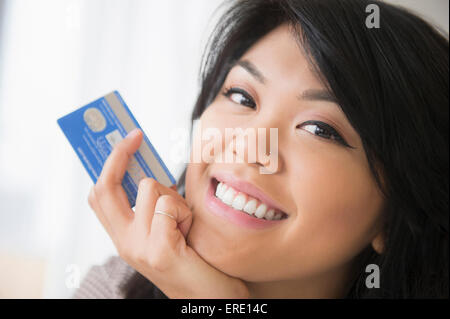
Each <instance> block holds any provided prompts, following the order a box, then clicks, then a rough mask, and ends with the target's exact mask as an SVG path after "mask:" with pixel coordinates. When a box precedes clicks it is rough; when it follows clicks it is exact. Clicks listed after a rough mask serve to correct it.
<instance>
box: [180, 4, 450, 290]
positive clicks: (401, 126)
mask: <svg viewBox="0 0 450 319" xmlns="http://www.w3.org/2000/svg"><path fill="white" fill-rule="evenodd" d="M226 4H229V7H228V8H227V10H226V11H225V13H224V14H223V15H222V16H221V18H220V19H219V23H218V25H217V26H216V28H215V29H214V31H213V33H212V36H211V37H210V38H209V41H208V44H207V49H206V51H205V53H204V55H203V59H202V65H201V70H200V81H201V83H200V92H199V95H198V98H197V101H196V104H195V107H194V110H193V113H192V120H195V119H198V118H199V117H200V116H201V114H202V113H203V112H204V110H205V109H206V108H207V107H208V105H209V104H210V103H211V102H212V101H213V100H214V98H215V97H216V95H217V94H218V93H219V91H220V89H221V87H222V85H223V82H224V80H225V78H226V75H227V74H228V72H229V70H230V67H231V65H233V63H234V62H235V61H236V60H239V58H240V57H241V56H242V55H243V54H244V53H245V52H246V51H247V50H248V49H249V48H250V47H251V46H252V45H253V44H254V43H256V42H257V41H258V40H259V39H261V38H262V37H263V36H264V35H266V34H267V33H269V32H270V31H271V30H273V29H275V28H276V27H278V26H280V25H281V24H283V23H287V24H288V25H289V26H290V27H291V30H292V33H293V35H294V36H295V38H296V39H297V40H298V42H299V44H301V45H300V46H299V49H302V50H304V52H305V53H306V56H307V57H308V59H309V62H310V63H311V65H312V66H313V68H314V69H315V70H316V72H317V75H318V76H319V77H320V79H321V80H322V81H323V83H324V85H325V86H326V87H327V88H328V89H329V91H330V93H331V94H333V96H334V97H335V98H336V100H337V101H338V104H339V106H340V107H341V109H342V110H343V112H344V113H345V114H346V116H347V118H348V120H349V121H350V123H351V125H352V126H353V128H354V129H355V130H356V131H357V132H358V134H359V136H360V137H361V140H362V143H363V147H364V151H365V153H366V156H367V159H368V162H369V165H370V168H371V170H372V173H373V176H374V179H375V180H376V181H377V183H378V186H379V188H380V190H381V191H382V193H383V195H384V197H385V210H384V211H383V216H384V229H383V232H384V251H383V252H382V253H381V254H378V253H376V252H375V251H374V250H373V249H372V247H371V246H368V247H367V248H366V249H364V250H363V251H362V252H361V253H360V254H359V255H358V256H357V258H356V262H355V264H356V265H357V269H358V270H357V271H356V273H355V276H354V278H353V280H352V282H351V283H349V284H350V286H351V289H350V290H349V291H348V294H347V297H348V298H448V289H449V282H448V272H449V263H448V255H449V247H448V239H449V237H448V236H449V233H448V227H449V210H448V154H449V148H448V92H449V86H448V84H449V83H448V81H449V74H448V73H449V67H448V36H446V35H443V34H442V32H440V31H439V30H438V29H437V28H436V27H433V26H432V25H430V24H429V23H427V22H426V21H424V20H423V19H422V18H420V17H419V16H417V15H416V14H413V13H411V12H409V11H408V10H406V9H404V8H401V7H397V6H393V5H390V4H387V3H384V2H380V1H365V0H335V1H327V0H315V1H308V0H237V1H231V2H230V1H228V2H227V3H226ZM369 4H375V5H377V6H378V8H379V18H380V20H379V28H369V27H368V26H367V25H366V19H367V16H368V15H369V13H368V12H366V8H367V6H368V5H369ZM185 173H186V171H184V172H183V174H182V175H181V177H180V179H179V181H178V188H179V189H183V190H184V183H185ZM183 192H184V191H183ZM369 264H376V265H378V267H379V269H380V287H379V288H372V289H370V288H368V287H366V283H365V281H366V277H367V275H368V274H367V273H366V272H365V267H366V266H367V265H369Z"/></svg>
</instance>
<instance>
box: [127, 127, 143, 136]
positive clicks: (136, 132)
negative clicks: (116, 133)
mask: <svg viewBox="0 0 450 319" xmlns="http://www.w3.org/2000/svg"><path fill="white" fill-rule="evenodd" d="M139 131H140V130H139V129H138V128H135V129H133V130H131V131H130V132H128V134H127V136H126V137H125V138H133V137H135V136H136V135H138V134H139Z"/></svg>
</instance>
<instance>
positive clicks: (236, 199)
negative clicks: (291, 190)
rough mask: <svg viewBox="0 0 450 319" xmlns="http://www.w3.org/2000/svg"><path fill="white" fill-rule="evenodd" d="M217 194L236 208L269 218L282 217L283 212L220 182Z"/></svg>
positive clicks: (224, 201)
mask: <svg viewBox="0 0 450 319" xmlns="http://www.w3.org/2000/svg"><path fill="white" fill-rule="evenodd" d="M215 195H216V197H217V198H219V199H220V200H221V201H222V202H223V203H224V204H226V205H228V206H231V207H233V208H234V209H236V210H240V211H244V212H246V213H247V214H249V215H253V216H254V217H257V218H265V219H267V220H278V219H281V218H282V216H283V214H282V213H281V212H275V209H273V208H271V209H268V207H267V205H265V204H262V203H260V202H259V201H258V200H256V199H255V198H252V197H249V196H248V195H246V194H243V193H240V192H238V191H236V190H235V189H234V188H232V187H229V186H228V185H226V184H224V183H222V182H220V183H218V184H217V188H216V192H215Z"/></svg>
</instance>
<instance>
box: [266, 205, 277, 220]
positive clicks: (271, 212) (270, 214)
mask: <svg viewBox="0 0 450 319" xmlns="http://www.w3.org/2000/svg"><path fill="white" fill-rule="evenodd" d="M274 215H275V209H273V208H271V209H269V210H268V211H267V212H266V214H265V215H264V218H265V219H273V216H274Z"/></svg>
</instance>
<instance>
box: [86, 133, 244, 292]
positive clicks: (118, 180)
mask: <svg viewBox="0 0 450 319" xmlns="http://www.w3.org/2000/svg"><path fill="white" fill-rule="evenodd" d="M141 142H142V132H141V131H140V130H134V131H132V132H130V134H128V136H127V137H126V138H125V139H123V140H122V141H121V142H120V143H119V144H117V145H116V146H115V147H114V149H113V151H112V152H111V154H110V156H109V157H108V159H107V160H106V162H105V165H104V167H103V170H102V172H101V174H100V177H99V179H98V180H97V183H96V184H95V185H94V187H93V188H92V189H91V192H90V194H89V205H90V206H91V208H92V209H93V210H94V211H95V213H96V215H97V217H98V219H99V220H100V222H101V223H102V225H103V227H104V228H105V230H106V231H107V233H108V235H109V236H110V237H111V239H112V241H113V243H114V245H115V246H116V248H117V251H118V253H119V256H120V257H121V258H122V259H124V260H125V261H126V262H127V263H128V264H129V265H130V266H132V267H133V268H134V269H136V270H137V271H138V272H140V273H141V274H142V275H143V276H145V277H146V278H148V279H149V280H150V281H151V282H152V283H153V284H155V285H156V286H157V287H158V288H159V289H160V290H161V291H162V292H164V294H165V295H166V296H168V297H169V298H224V299H226V298H248V289H247V287H246V286H245V284H244V283H243V282H242V281H241V280H239V279H237V278H233V277H230V276H228V275H226V274H224V273H223V272H221V271H219V270H217V269H216V268H214V267H212V266H211V265H209V264H208V263H206V262H205V261H204V260H203V259H202V258H201V257H200V256H199V255H198V254H197V253H196V252H195V251H194V250H193V249H192V248H191V247H189V246H188V245H187V244H186V236H187V234H188V233H189V230H190V227H191V224H192V212H191V210H190V209H189V208H188V206H187V204H186V201H185V199H184V198H183V197H182V196H181V195H180V194H178V193H177V192H176V190H175V189H171V188H168V187H165V186H164V185H161V184H160V183H158V182H157V181H156V180H154V179H152V178H145V179H143V180H142V181H141V182H140V183H139V188H138V194H137V198H136V207H135V212H133V210H132V209H131V207H130V205H129V203H128V199H127V196H126V193H125V191H124V189H123V188H122V179H123V176H124V174H125V171H126V167H127V165H128V162H129V160H130V158H131V157H132V156H133V154H134V153H135V152H136V151H137V149H138V148H139V146H140V144H141ZM174 188H176V186H175V187H174ZM155 210H160V211H163V212H166V213H168V214H170V215H172V216H173V217H174V219H172V218H170V217H168V216H165V215H161V214H154V212H155Z"/></svg>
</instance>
